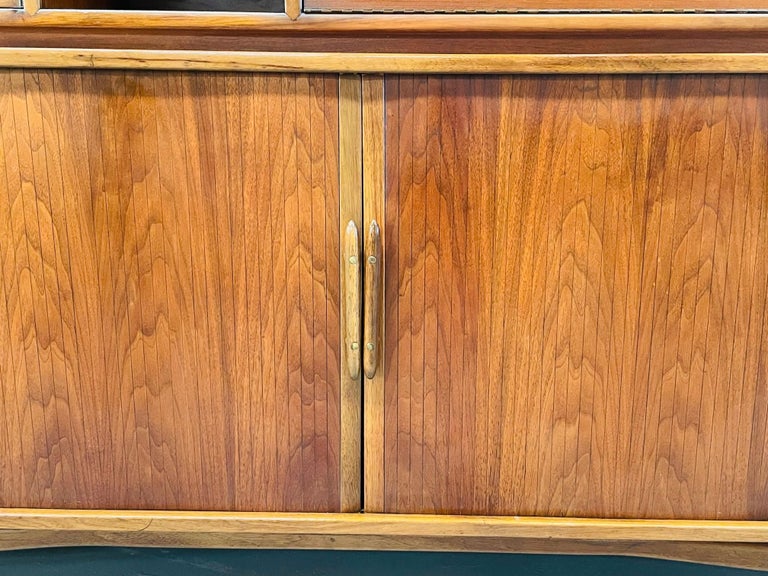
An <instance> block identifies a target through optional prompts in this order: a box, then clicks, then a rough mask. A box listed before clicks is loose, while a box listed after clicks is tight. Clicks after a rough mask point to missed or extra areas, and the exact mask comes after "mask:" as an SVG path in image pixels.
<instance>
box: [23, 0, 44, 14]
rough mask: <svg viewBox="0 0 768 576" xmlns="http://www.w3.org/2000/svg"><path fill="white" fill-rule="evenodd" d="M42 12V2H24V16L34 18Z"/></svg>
mask: <svg viewBox="0 0 768 576" xmlns="http://www.w3.org/2000/svg"><path fill="white" fill-rule="evenodd" d="M39 11H40V0H24V14H27V15H29V16H34V15H35V14H37V13H38V12H39Z"/></svg>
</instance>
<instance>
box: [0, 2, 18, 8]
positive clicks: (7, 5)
mask: <svg viewBox="0 0 768 576" xmlns="http://www.w3.org/2000/svg"><path fill="white" fill-rule="evenodd" d="M19 7H20V5H19V2H18V0H0V8H19Z"/></svg>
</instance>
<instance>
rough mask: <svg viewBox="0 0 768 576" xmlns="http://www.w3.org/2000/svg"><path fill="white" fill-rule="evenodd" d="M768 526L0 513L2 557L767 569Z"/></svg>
mask: <svg viewBox="0 0 768 576" xmlns="http://www.w3.org/2000/svg"><path fill="white" fill-rule="evenodd" d="M767 542H768V523H766V522H716V521H683V520H677V521H675V520H669V521H663V520H585V519H563V518H497V517H466V516H410V515H387V514H250V513H219V512H127V511H126V512H113V511H99V510H95V511H67V510H45V511H44V510H23V509H2V510H0V550H12V549H23V548H41V547H52V546H84V545H88V546H162V547H194V548H205V547H209V548H294V549H300V548H304V549H336V550H422V551H424V550H436V551H437V550H439V551H475V552H524V553H543V554H613V555H623V556H643V557H653V558H667V559H676V560H685V561H690V562H702V563H708V564H719V565H724V566H737V567H742V568H756V569H763V570H766V569H768V545H767V544H766V543H767Z"/></svg>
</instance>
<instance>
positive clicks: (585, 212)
mask: <svg viewBox="0 0 768 576" xmlns="http://www.w3.org/2000/svg"><path fill="white" fill-rule="evenodd" d="M382 90H383V93H384V94H383V100H382V94H381V92H382ZM366 94H367V99H366V106H367V107H368V109H369V110H376V109H377V106H378V107H380V108H381V109H382V111H383V112H384V113H385V116H386V123H385V124H384V123H383V122H381V125H380V126H379V127H380V128H382V129H383V132H382V133H383V136H382V139H383V144H384V146H380V145H379V143H378V142H376V141H373V142H371V143H370V146H369V147H373V148H372V149H373V150H374V151H375V150H383V151H385V152H381V154H385V157H384V161H385V166H386V171H385V175H384V176H382V179H383V180H385V184H384V186H383V191H384V196H383V199H382V200H381V201H380V204H379V205H377V204H376V202H377V201H376V199H375V197H372V198H371V199H370V200H369V202H373V203H374V205H373V206H367V208H366V209H367V210H370V212H371V213H378V214H379V217H380V218H381V221H383V226H382V228H383V231H382V234H383V244H384V247H385V248H384V275H385V278H384V291H385V295H384V305H383V308H384V331H383V342H384V352H383V366H382V365H380V367H379V373H378V374H377V376H376V379H375V380H374V381H373V382H369V383H368V384H367V389H366V396H368V395H369V391H371V392H370V394H371V396H374V397H375V396H376V394H377V393H379V392H377V390H379V388H377V386H380V387H381V388H380V390H381V392H380V394H381V396H380V397H379V398H380V402H379V403H378V404H377V403H376V402H375V401H374V402H373V403H372V404H369V405H368V406H367V408H366V410H367V412H366V416H369V415H370V418H369V420H367V424H366V426H367V427H368V430H367V433H368V437H367V438H366V443H367V450H368V455H367V459H366V466H367V467H370V469H369V470H368V476H367V495H366V499H367V500H366V508H367V509H379V510H384V511H386V512H438V513H469V514H520V515H544V516H583V517H616V518H619V517H632V518H691V519H718V518H721V519H766V518H768V443H767V442H766V434H767V433H768V429H767V428H766V426H767V425H768V363H766V358H768V314H766V312H767V311H766V297H767V296H768V294H767V288H768V259H766V253H768V193H767V192H766V191H768V175H767V174H766V171H767V169H768V165H766V161H765V159H766V157H768V77H766V76H738V75H730V76H717V75H706V76H631V77H627V76H600V77H598V76H571V77H569V76H558V77H546V76H506V77H455V76H450V77H438V76H430V77H426V76H416V77H413V76H389V77H386V79H385V81H384V82H383V83H382V82H381V81H377V80H369V81H368V85H367V87H366ZM375 118H376V116H375V115H374V121H373V123H374V124H375ZM372 139H373V140H375V138H374V137H373V136H370V135H369V136H368V137H367V140H366V145H368V144H369V142H368V140H372ZM374 188H375V186H374ZM379 437H381V438H382V441H381V442H378V441H377V438H379Z"/></svg>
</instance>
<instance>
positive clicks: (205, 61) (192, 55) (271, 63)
mask: <svg viewBox="0 0 768 576" xmlns="http://www.w3.org/2000/svg"><path fill="white" fill-rule="evenodd" d="M0 67H10V68H108V69H143V70H214V71H253V72H256V71H260V72H338V73H363V74H364V73H425V74H427V73H444V74H473V73H474V74H506V73H526V74H643V73H645V74H655V73H689V72H696V73H705V74H710V73H765V72H768V53H755V54H701V53H696V54H373V53H319V52H306V53H301V52H202V51H195V50H106V49H87V50H85V49H83V50H81V49H53V48H0Z"/></svg>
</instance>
